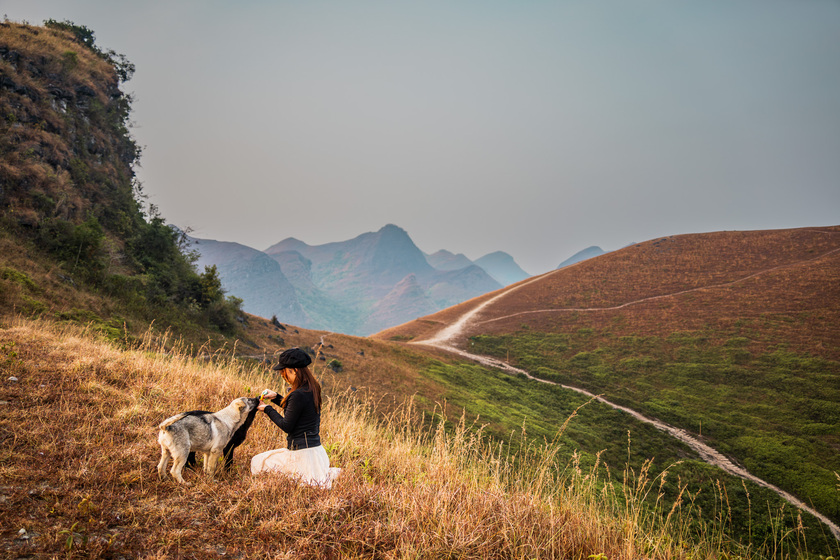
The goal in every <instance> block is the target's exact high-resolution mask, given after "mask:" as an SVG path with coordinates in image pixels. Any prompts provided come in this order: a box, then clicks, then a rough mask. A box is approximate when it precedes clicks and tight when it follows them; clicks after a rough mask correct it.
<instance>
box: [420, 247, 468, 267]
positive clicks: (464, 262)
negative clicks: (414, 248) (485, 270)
mask: <svg viewBox="0 0 840 560" xmlns="http://www.w3.org/2000/svg"><path fill="white" fill-rule="evenodd" d="M426 261H427V262H428V263H429V264H430V265H432V266H433V267H435V268H436V269H438V270H458V269H461V268H466V267H468V266H470V265H472V264H474V263H473V262H472V261H471V260H470V259H468V258H467V257H466V256H465V255H464V254H463V253H458V254H457V255H456V254H455V253H452V252H451V251H447V250H446V249H441V250H440V251H437V252H435V253H432V254H431V255H426Z"/></svg>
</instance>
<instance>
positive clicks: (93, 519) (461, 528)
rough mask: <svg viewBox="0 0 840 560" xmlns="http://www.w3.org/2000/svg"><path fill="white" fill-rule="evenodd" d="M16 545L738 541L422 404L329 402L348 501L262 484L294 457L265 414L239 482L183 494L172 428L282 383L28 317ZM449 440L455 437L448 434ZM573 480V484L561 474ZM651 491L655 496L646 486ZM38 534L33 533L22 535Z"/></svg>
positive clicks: (211, 550) (20, 368) (575, 554)
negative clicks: (268, 465) (251, 467)
mask: <svg viewBox="0 0 840 560" xmlns="http://www.w3.org/2000/svg"><path fill="white" fill-rule="evenodd" d="M0 348H2V353H1V354H0V360H2V367H3V373H4V378H3V379H4V380H5V379H6V378H7V377H9V376H14V377H17V378H18V381H17V382H10V381H4V383H3V384H2V391H3V396H2V400H3V401H5V403H6V404H3V405H0V406H3V407H4V414H3V417H2V419H0V430H2V432H0V433H2V437H3V439H4V446H3V451H2V456H0V473H1V474H2V480H3V485H2V490H1V491H2V495H3V496H4V499H3V500H2V501H0V528H2V529H0V530H1V531H2V534H3V536H4V539H3V542H4V544H3V545H2V546H4V547H5V550H6V551H7V552H8V553H10V554H16V555H21V554H49V555H57V554H62V553H68V555H69V556H71V557H74V556H79V557H81V556H85V557H98V556H105V555H113V554H122V555H136V556H137V557H141V558H164V557H166V558H182V557H183V558H186V557H191V558H194V557H207V556H215V555H220V554H222V553H226V554H233V555H236V554H241V555H244V556H249V557H250V556H258V557H284V556H283V554H285V553H288V554H289V555H290V556H291V555H294V556H297V557H312V558H314V557H330V556H332V557H338V556H341V557H389V558H403V557H417V556H424V557H430V556H431V557H440V556H446V557H449V556H452V555H455V556H457V557H461V558H586V557H588V556H590V555H599V554H604V555H606V556H607V557H609V558H611V559H612V558H615V559H623V558H627V559H628V560H629V559H631V558H639V557H640V556H644V557H650V558H684V557H686V556H687V555H689V554H691V555H692V556H693V557H698V556H699V557H709V556H712V555H716V554H718V553H719V552H720V551H721V546H722V545H721V544H720V543H717V544H710V543H708V542H704V543H701V545H699V547H694V546H692V547H689V546H688V545H687V544H683V543H681V542H680V536H679V527H680V525H679V524H678V519H675V518H671V517H669V518H668V519H667V523H668V524H670V525H669V527H670V529H672V530H674V531H675V532H676V536H675V535H673V534H671V533H670V532H669V531H656V530H653V529H652V525H653V524H654V519H653V518H652V517H649V516H648V515H647V514H645V513H643V511H642V509H641V508H640V507H639V503H640V497H639V496H637V495H635V494H631V495H630V496H629V497H628V496H625V501H622V502H619V501H617V500H616V499H614V498H611V497H609V496H615V495H616V494H615V493H606V492H603V488H605V486H603V485H601V484H599V483H596V479H597V477H596V476H593V474H594V473H592V472H585V471H580V470H579V469H576V468H574V465H573V466H572V467H571V468H564V467H565V466H564V465H556V464H554V463H553V459H552V457H553V455H551V454H548V455H546V457H547V460H543V461H538V462H536V463H535V464H534V465H533V466H532V467H530V468H527V469H522V468H517V469H513V468H512V466H511V465H512V462H511V461H510V460H509V459H510V457H508V456H506V455H505V453H504V451H503V450H491V449H487V448H484V447H482V445H481V438H480V436H479V435H478V434H476V433H474V432H470V431H469V430H468V429H467V428H466V427H465V426H464V425H463V424H461V426H460V428H459V429H457V430H455V432H454V433H447V432H446V431H444V430H443V429H441V428H440V427H438V428H437V429H434V430H432V431H431V432H428V431H424V430H418V429H417V428H416V426H417V425H418V424H419V423H418V422H417V421H416V418H415V416H416V415H415V413H414V412H413V411H412V408H411V407H410V406H407V407H404V408H403V409H401V410H400V411H397V412H395V413H393V414H392V415H391V416H390V417H389V418H387V419H386V420H385V421H381V420H377V417H376V416H375V415H374V413H373V411H372V408H371V406H370V405H369V404H366V403H363V402H358V401H354V400H352V399H349V398H347V397H343V396H341V395H333V396H331V397H329V398H328V399H327V404H326V406H325V410H324V424H323V435H324V440H325V441H326V442H327V444H328V446H329V449H330V453H331V455H332V459H333V464H334V465H336V466H340V467H342V468H344V476H343V477H342V478H341V479H340V480H339V481H338V483H337V485H336V487H335V488H334V489H333V490H332V491H323V490H317V489H311V488H305V487H299V486H297V485H295V484H294V483H291V482H290V481H289V480H287V479H285V478H283V477H280V476H261V477H251V476H250V475H249V474H248V473H247V458H248V457H250V456H252V455H253V454H255V453H257V452H259V451H262V450H264V449H267V448H272V447H277V446H278V440H279V439H280V437H279V434H278V433H277V431H276V429H275V428H274V427H273V426H270V425H269V423H268V422H266V421H264V419H262V418H258V421H257V422H256V423H255V426H254V427H253V428H252V432H251V434H250V435H249V438H248V441H246V443H245V444H244V445H243V446H242V447H240V449H239V450H238V457H237V460H236V465H235V470H234V472H233V473H232V474H229V475H225V476H224V477H223V479H222V480H219V481H216V482H208V481H206V480H205V478H204V476H203V474H192V473H190V474H189V475H188V479H191V480H192V481H193V482H194V483H195V485H194V486H193V487H191V488H189V489H185V488H180V487H177V486H176V485H175V484H174V483H173V482H172V481H171V480H162V481H161V480H159V479H158V477H157V474H156V472H155V470H154V468H155V464H156V462H157V459H158V453H159V449H158V446H157V443H156V441H155V432H156V424H157V423H158V422H160V421H161V420H162V419H164V418H166V417H167V416H169V415H170V414H172V413H174V412H178V411H180V410H189V409H197V408H204V409H210V410H217V409H219V408H221V407H222V406H224V405H225V404H226V403H227V402H228V401H229V400H231V399H232V398H234V397H236V396H242V395H243V394H249V393H250V394H255V393H256V392H257V391H258V390H259V389H260V388H261V387H263V386H276V385H275V384H274V383H273V382H271V381H270V380H269V379H267V378H266V375H265V373H264V372H263V371H262V370H258V369H251V370H243V369H242V368H241V367H240V366H239V365H238V364H237V363H236V362H233V361H231V362H229V363H228V364H222V365H221V366H218V365H211V364H206V363H200V362H197V361H195V360H192V359H190V358H188V357H184V356H179V355H178V354H175V355H164V354H161V353H158V352H155V351H154V350H155V347H154V344H153V343H151V341H147V344H146V345H145V346H144V347H142V348H140V349H138V350H132V351H121V350H119V349H117V348H116V347H114V346H112V345H110V344H108V343H105V342H100V341H96V340H94V339H93V338H92V337H91V336H90V335H89V334H87V333H82V332H79V331H78V330H74V329H71V328H67V327H65V328H64V329H59V328H58V327H56V326H54V325H51V324H48V323H45V322H34V321H26V320H16V321H14V322H13V323H12V324H11V325H9V326H7V327H6V328H4V329H3V330H2V331H0ZM438 426H442V424H439V425H438ZM558 470H559V471H560V472H563V473H564V478H563V483H562V484H554V482H556V480H555V478H554V476H553V474H552V473H555V472H557V471H558ZM636 491H637V492H649V491H650V486H649V484H648V483H646V482H644V481H640V484H639V487H638V489H637V490H636ZM19 529H23V530H24V531H25V532H24V533H22V534H18V535H16V534H15V532H16V531H18V530H19Z"/></svg>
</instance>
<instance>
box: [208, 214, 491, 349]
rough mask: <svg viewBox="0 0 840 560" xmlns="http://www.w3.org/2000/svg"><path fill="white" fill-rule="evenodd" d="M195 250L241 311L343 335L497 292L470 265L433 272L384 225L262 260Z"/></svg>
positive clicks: (233, 250) (278, 250) (227, 247)
mask: <svg viewBox="0 0 840 560" xmlns="http://www.w3.org/2000/svg"><path fill="white" fill-rule="evenodd" d="M195 248H196V250H198V251H199V253H201V258H200V260H199V264H200V265H202V266H206V265H216V267H217V268H218V271H219V276H220V278H221V279H222V285H223V287H224V288H225V290H227V291H228V292H229V293H230V294H232V295H235V296H237V297H239V298H242V300H243V309H244V310H245V311H248V312H249V313H254V314H258V315H262V316H265V317H271V316H272V315H276V316H277V318H278V319H279V320H280V321H282V322H286V323H293V324H296V325H299V326H302V327H305V328H317V329H323V330H329V331H333V332H341V333H345V334H356V335H366V334H370V333H372V332H377V331H379V330H382V329H384V328H387V327H390V326H393V325H397V324H400V323H404V322H406V321H410V320H412V319H415V318H416V317H418V316H420V315H425V314H428V313H432V312H434V311H437V310H440V309H443V308H445V307H449V306H451V305H455V304H457V303H460V302H462V301H465V300H468V299H470V298H473V297H475V296H478V295H481V294H484V293H487V292H489V291H493V290H497V289H499V288H501V287H502V285H501V284H500V283H499V282H497V281H495V280H494V279H493V278H492V277H491V276H490V275H489V274H487V273H486V272H485V271H484V269H482V268H481V267H479V266H476V265H474V264H472V263H468V265H467V266H466V267H464V268H460V269H457V270H438V269H436V268H434V267H433V266H432V265H430V264H429V263H428V261H427V259H426V256H425V255H424V254H423V252H422V251H420V249H418V248H417V246H416V245H415V244H414V242H413V241H412V240H411V238H410V237H409V235H408V234H407V233H406V232H405V231H404V230H403V229H401V228H399V227H397V226H395V225H390V224H389V225H386V226H384V227H383V228H382V229H380V230H379V231H376V232H368V233H364V234H362V235H359V236H358V237H355V238H353V239H350V240H347V241H339V242H333V243H326V244H323V245H315V246H313V245H307V244H306V243H304V242H302V241H300V240H298V239H294V238H288V239H284V240H283V241H280V242H279V243H276V244H274V245H272V246H271V247H269V248H268V249H266V250H265V252H261V251H258V250H256V249H252V248H247V247H244V246H242V245H239V244H236V243H223V242H218V241H216V242H214V241H210V240H199V242H198V245H197V246H196V247H195ZM266 259H269V260H271V261H273V264H269V263H267V262H266Z"/></svg>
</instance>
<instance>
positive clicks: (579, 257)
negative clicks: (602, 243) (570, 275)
mask: <svg viewBox="0 0 840 560" xmlns="http://www.w3.org/2000/svg"><path fill="white" fill-rule="evenodd" d="M604 253H606V251H604V250H603V249H601V248H600V247H598V246H597V245H592V246H591V247H587V248H586V249H583V250H581V251H578V252H577V253H575V254H574V255H572V256H571V257H569V258H568V259H566V260H565V261H563V262H561V263H560V264H559V265H558V266H557V268H563V267H564V266H569V265H570V264H575V263H577V262H580V261H585V260H586V259H591V258H592V257H598V256H600V255H603V254H604Z"/></svg>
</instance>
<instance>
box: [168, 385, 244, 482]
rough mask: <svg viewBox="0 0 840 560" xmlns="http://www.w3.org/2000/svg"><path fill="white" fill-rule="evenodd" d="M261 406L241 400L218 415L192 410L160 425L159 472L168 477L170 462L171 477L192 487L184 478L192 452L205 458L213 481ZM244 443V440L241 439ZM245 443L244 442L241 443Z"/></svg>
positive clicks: (235, 401)
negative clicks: (228, 448)
mask: <svg viewBox="0 0 840 560" xmlns="http://www.w3.org/2000/svg"><path fill="white" fill-rule="evenodd" d="M259 404H260V400H259V399H253V398H247V397H240V398H238V399H234V400H233V402H231V403H230V404H229V405H228V406H227V407H225V408H223V409H222V410H220V411H218V412H207V411H205V410H191V411H189V412H182V413H180V414H176V415H175V416H172V417H171V418H167V419H166V420H164V421H163V422H161V423H160V425H159V426H158V428H160V431H159V432H158V443H160V462H159V463H158V466H157V469H158V474H159V475H160V476H164V472H165V471H166V467H167V465H168V464H169V460H170V459H172V468H171V469H170V471H169V472H170V473H171V474H172V477H173V478H175V480H177V481H178V482H180V483H181V484H188V483H187V481H185V480H184V477H183V476H182V475H181V471H182V470H183V468H184V465H185V464H186V462H187V457H188V456H189V454H190V452H191V451H197V452H200V453H202V454H203V455H204V472H205V473H207V474H208V475H210V478H213V475H214V474H215V472H216V463H218V460H219V457H221V456H222V455H223V453H224V452H225V448H226V446H228V444H229V443H230V441H231V438H232V437H233V435H234V434H235V433H236V432H237V430H238V429H239V428H240V427H242V426H243V424H245V422H246V421H247V419H248V417H249V415H251V418H253V415H252V414H251V413H252V412H253V411H255V410H256V408H257V406H258V405H259ZM241 439H244V436H243V437H242V438H241ZM240 443H241V442H240Z"/></svg>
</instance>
